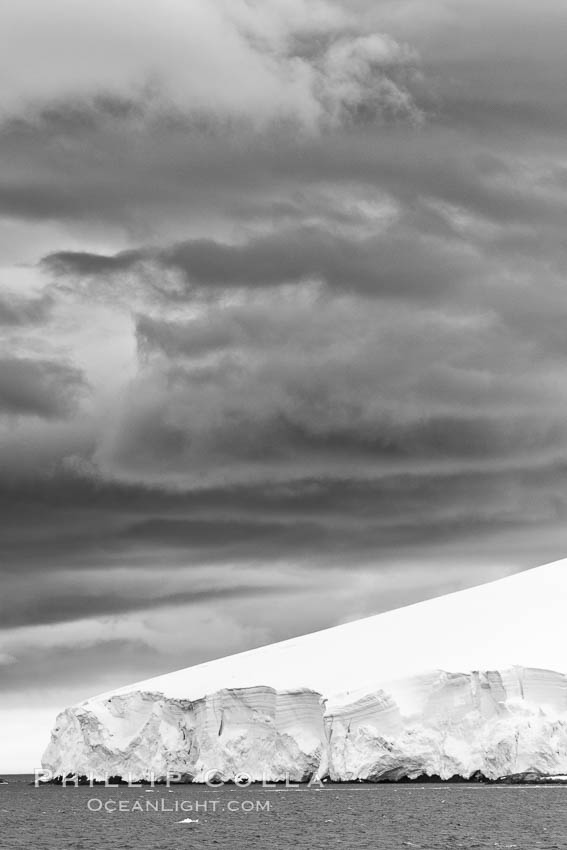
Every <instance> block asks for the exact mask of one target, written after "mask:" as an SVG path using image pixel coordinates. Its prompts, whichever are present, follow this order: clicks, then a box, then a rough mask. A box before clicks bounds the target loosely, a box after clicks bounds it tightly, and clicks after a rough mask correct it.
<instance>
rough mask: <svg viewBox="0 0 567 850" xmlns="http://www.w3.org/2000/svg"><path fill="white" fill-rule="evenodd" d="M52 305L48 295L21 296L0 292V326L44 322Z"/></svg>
mask: <svg viewBox="0 0 567 850" xmlns="http://www.w3.org/2000/svg"><path fill="white" fill-rule="evenodd" d="M51 306H52V299H51V297H49V296H46V295H41V296H39V297H37V298H21V297H17V296H13V295H12V296H8V295H2V294H0V326H2V325H4V326H8V327H19V326H25V325H35V324H40V323H42V322H45V321H46V319H47V317H48V315H49V311H50V309H51Z"/></svg>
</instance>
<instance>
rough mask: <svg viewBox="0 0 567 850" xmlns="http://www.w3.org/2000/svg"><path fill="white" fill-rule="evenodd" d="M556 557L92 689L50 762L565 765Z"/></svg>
mask: <svg viewBox="0 0 567 850" xmlns="http://www.w3.org/2000/svg"><path fill="white" fill-rule="evenodd" d="M566 612H567V561H558V562H556V563H553V564H548V565H546V566H543V567H538V568H536V569H533V570H528V571H526V572H522V573H519V574H516V575H514V576H511V577H509V578H505V579H501V580H500V581H496V582H491V583H490V584H486V585H482V586H480V587H476V588H472V589H470V590H465V591H461V592H458V593H453V594H449V595H447V596H443V597H439V598H438V599H433V600H429V601H427V602H421V603H419V604H416V605H410V606H408V607H406V608H401V609H399V610H396V611H391V612H388V613H386V614H379V615H377V616H375V617H368V618H365V619H363V620H358V621H356V622H354V623H348V624H346V625H342V626H337V627H335V628H332V629H326V630H324V631H321V632H317V633H314V634H310V635H305V636H303V637H299V638H295V639H293V640H287V641H283V642H280V643H276V644H272V645H270V646H266V647H261V648H259V649H255V650H251V651H249V652H244V653H240V654H238V655H233V656H228V657H226V658H222V659H219V660H217V661H212V662H208V663H206V664H200V665H197V666H195V667H190V668H187V669H185V670H180V671H177V672H175V673H170V674H167V675H165V676H159V677H157V678H154V679H149V680H147V681H144V682H139V683H137V684H134V685H130V686H128V687H125V688H121V689H118V690H116V691H113V692H111V693H108V694H103V695H101V696H98V697H94V698H92V699H90V700H87V701H86V702H84V703H82V704H81V705H79V706H75V707H73V708H70V709H67V711H65V712H63V713H62V714H61V715H59V717H58V718H57V725H56V728H55V730H54V732H53V735H52V741H51V744H50V745H49V747H48V749H47V752H46V753H45V756H44V765H45V767H47V768H49V769H50V770H52V772H53V773H54V774H55V775H63V774H67V773H72V772H79V773H83V774H88V773H91V772H93V773H94V774H95V776H97V777H101V778H103V777H104V775H105V774H107V773H109V774H114V775H115V774H121V775H123V776H126V775H127V774H128V773H131V774H132V776H133V777H134V778H143V777H148V776H149V775H150V773H151V772H152V771H153V772H154V773H155V774H156V775H157V776H159V775H164V774H165V773H166V771H167V770H170V771H177V772H179V773H181V774H183V775H184V776H185V777H186V778H191V779H193V780H194V781H203V780H204V779H205V778H206V776H207V773H208V772H211V771H212V772H216V773H218V774H219V775H220V776H222V777H223V778H225V779H231V778H234V776H235V775H236V774H237V773H239V772H245V773H248V774H249V775H250V776H252V778H254V779H262V778H267V779H270V780H274V779H285V777H286V775H289V776H290V778H292V779H305V778H308V777H309V776H311V775H312V774H316V775H320V776H330V777H331V778H332V779H336V780H347V779H359V778H361V779H384V778H400V777H402V776H410V777H414V776H419V775H421V774H429V775H440V776H442V777H444V778H449V777H450V776H452V775H455V774H458V775H460V776H463V777H469V776H471V775H473V774H474V773H476V772H481V773H483V774H484V775H485V776H487V777H489V778H497V777H500V776H504V775H509V774H516V773H522V772H527V771H531V770H536V771H541V772H543V773H546V774H561V773H567V675H565V674H567V647H566V643H565V621H566Z"/></svg>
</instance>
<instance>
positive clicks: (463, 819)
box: [0, 780, 567, 850]
mask: <svg viewBox="0 0 567 850" xmlns="http://www.w3.org/2000/svg"><path fill="white" fill-rule="evenodd" d="M89 801H90V802H89ZM99 806H100V807H101V810H100V811H95V810H92V811H91V810H89V807H90V809H98V808H99ZM120 808H122V811H120ZM105 809H106V810H105ZM156 809H157V811H156ZM183 809H185V810H183ZM188 817H190V818H192V819H194V820H197V821H198V822H196V823H195V822H193V823H179V821H181V820H182V819H184V818H188ZM339 847H340V848H346V850H358V848H373V850H382V848H384V850H398V848H399V850H402V848H403V850H407V848H426V849H427V850H455V848H460V847H463V848H469V850H473V848H482V850H484V848H491V850H494V848H508V850H538V848H547V849H548V850H553V848H561V850H564V848H567V787H551V788H550V787H546V786H538V787H506V786H503V787H499V786H482V785H424V786H420V785H393V786H390V785H356V786H349V785H342V786H327V787H325V788H323V789H322V790H315V789H309V788H305V787H303V788H301V789H298V790H294V789H285V788H278V789H277V790H272V791H270V790H264V789H261V788H253V789H250V788H248V789H244V788H235V787H233V786H226V787H224V788H222V789H220V790H212V789H210V788H207V787H201V786H191V785H184V786H177V787H176V788H173V789H172V790H171V792H170V791H168V790H167V789H166V788H163V787H156V788H155V789H154V790H153V791H150V790H146V789H143V788H126V787H121V788H100V787H95V788H84V787H83V788H60V787H56V786H44V787H42V788H37V789H36V788H34V787H31V786H29V785H27V784H26V782H24V781H21V780H20V781H11V782H10V784H8V785H2V786H0V848H2V850H32V848H42V850H67V849H68V848H69V850H70V848H73V850H130V848H132V850H184V848H217V850H218V848H229V850H241V848H243V850H244V849H245V850H249V848H250V850H252V848H254V850H268V849H269V850H288V848H290V850H291V848H293V850H298V848H309V850H311V848H325V850H327V848H339Z"/></svg>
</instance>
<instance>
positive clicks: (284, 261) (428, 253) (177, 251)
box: [43, 228, 475, 299]
mask: <svg viewBox="0 0 567 850" xmlns="http://www.w3.org/2000/svg"><path fill="white" fill-rule="evenodd" d="M143 260H152V261H153V262H154V263H155V264H156V265H157V267H158V269H159V268H163V269H169V270H174V271H178V272H180V273H181V274H182V275H183V277H184V279H185V280H186V282H187V284H188V285H189V286H196V287H219V288H224V287H232V286H237V287H255V286H271V285H272V286H273V285H278V284H281V283H288V282H294V283H295V282H300V281H303V280H308V279H317V280H322V281H324V282H325V283H327V284H328V285H329V286H330V287H331V288H338V289H346V290H360V291H361V292H365V293H368V294H376V295H385V296H398V297H405V296H409V297H417V298H424V299H425V298H428V297H432V296H435V295H438V294H440V293H442V292H443V291H446V290H447V289H448V288H450V287H451V286H455V285H456V284H457V281H458V282H459V283H462V282H463V281H464V280H466V278H467V277H468V276H469V275H470V274H471V273H472V271H473V269H474V268H475V266H474V264H473V262H472V261H471V258H470V257H469V256H467V253H466V251H463V250H462V245H461V244H459V243H456V244H450V243H449V242H448V241H446V242H437V241H435V239H434V238H429V239H428V238H424V237H420V236H419V235H418V234H417V233H416V232H415V231H413V230H409V231H408V232H407V233H404V229H403V228H396V230H395V231H394V232H388V233H386V234H385V235H383V236H382V235H381V236H379V237H378V236H377V237H373V238H369V239H358V240H353V239H346V238H344V237H343V236H341V235H340V234H337V233H332V232H325V231H321V230H314V229H311V230H309V229H303V230H280V231H279V232H277V233H275V234H272V235H269V236H264V237H258V238H256V239H254V240H251V241H250V242H248V243H247V244H245V245H223V244H221V243H219V242H215V241H213V240H204V239H203V240H194V241H190V242H184V243H180V244H177V245H173V246H171V247H169V248H165V249H163V250H161V251H153V252H150V251H140V252H135V251H127V252H123V253H119V254H116V255H115V256H104V255H96V254H87V253H79V252H75V253H72V252H61V253H58V254H52V255H50V256H48V257H46V258H44V260H43V263H44V265H45V267H46V268H47V269H49V270H51V271H54V272H55V273H59V274H61V273H64V274H70V275H83V276H91V275H108V274H111V273H113V274H116V273H120V272H122V271H127V270H131V269H135V267H136V265H137V264H138V263H140V262H141V261H143Z"/></svg>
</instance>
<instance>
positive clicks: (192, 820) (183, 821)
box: [177, 818, 199, 823]
mask: <svg viewBox="0 0 567 850" xmlns="http://www.w3.org/2000/svg"><path fill="white" fill-rule="evenodd" d="M177 823H199V818H183V820H178V821H177Z"/></svg>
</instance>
